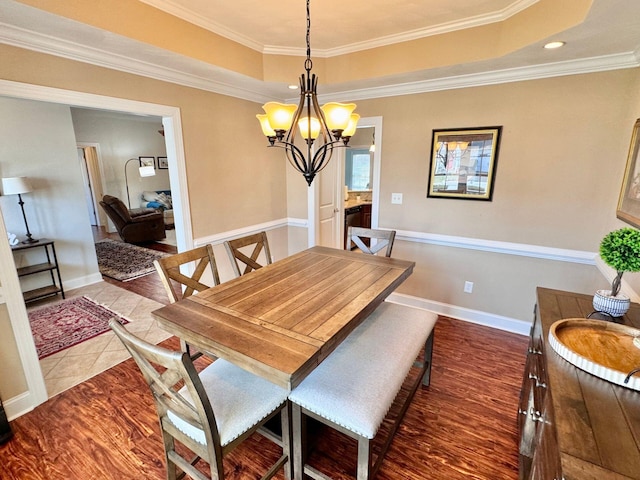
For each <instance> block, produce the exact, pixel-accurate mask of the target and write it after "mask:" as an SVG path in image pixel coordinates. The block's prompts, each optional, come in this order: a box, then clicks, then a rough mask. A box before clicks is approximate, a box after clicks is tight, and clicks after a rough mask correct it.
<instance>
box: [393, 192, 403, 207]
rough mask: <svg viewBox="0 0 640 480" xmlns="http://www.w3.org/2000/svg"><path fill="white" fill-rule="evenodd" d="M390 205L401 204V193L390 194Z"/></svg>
mask: <svg viewBox="0 0 640 480" xmlns="http://www.w3.org/2000/svg"><path fill="white" fill-rule="evenodd" d="M391 203H396V204H398V205H401V204H402V194H401V193H392V194H391Z"/></svg>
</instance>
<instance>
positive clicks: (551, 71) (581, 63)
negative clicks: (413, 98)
mask: <svg viewBox="0 0 640 480" xmlns="http://www.w3.org/2000/svg"><path fill="white" fill-rule="evenodd" d="M639 66H640V54H639V52H637V51H636V52H626V53H619V54H614V55H604V56H600V57H591V58H585V59H579V60H570V61H566V62H558V63H548V64H543V65H534V66H526V67H515V68H507V69H503V70H494V71H491V72H481V73H471V74H466V75H456V76H454V77H444V78H434V79H429V80H420V81H416V82H405V83H398V84H395V85H389V86H382V87H371V88H360V89H354V90H344V91H341V92H333V93H327V94H320V95H318V100H319V101H320V102H326V101H334V102H339V101H347V100H348V101H357V100H367V99H372V98H382V97H394V96H398V95H413V94H418V93H427V92H436V91H440V90H455V89H458V88H470V87H480V86H485V85H497V84H500V83H510V82H521V81H526V80H537V79H542V78H551V77H560V76H565V75H579V74H585V73H595V72H604V71H608V70H619V69H625V68H636V67H639Z"/></svg>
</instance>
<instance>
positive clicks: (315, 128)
mask: <svg viewBox="0 0 640 480" xmlns="http://www.w3.org/2000/svg"><path fill="white" fill-rule="evenodd" d="M309 121H311V129H309ZM298 128H299V129H300V135H302V138H304V139H305V140H306V139H308V138H311V139H313V140H315V139H316V138H318V135H320V120H318V119H317V118H316V117H311V118H309V117H302V118H301V119H300V120H298Z"/></svg>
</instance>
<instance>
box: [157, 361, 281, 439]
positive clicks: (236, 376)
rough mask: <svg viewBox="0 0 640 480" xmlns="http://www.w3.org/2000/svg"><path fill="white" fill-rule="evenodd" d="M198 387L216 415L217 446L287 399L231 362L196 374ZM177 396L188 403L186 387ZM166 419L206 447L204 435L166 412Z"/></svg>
mask: <svg viewBox="0 0 640 480" xmlns="http://www.w3.org/2000/svg"><path fill="white" fill-rule="evenodd" d="M199 377H200V380H201V381H202V385H203V387H204V389H205V390H206V392H207V395H208V396H209V401H210V402H211V407H212V408H213V411H214V412H216V425H217V427H218V433H219V434H220V444H221V445H222V446H225V445H227V444H229V443H231V442H232V441H233V440H235V439H236V438H238V437H239V436H240V435H242V434H243V433H244V432H246V431H247V430H249V429H250V428H251V427H253V426H254V425H255V424H256V423H258V422H260V420H262V419H263V418H266V417H267V416H268V415H269V414H270V413H272V412H273V411H274V410H276V409H277V408H278V407H279V406H280V405H282V403H283V402H285V401H286V400H287V391H286V390H285V389H283V388H281V387H278V386H277V385H274V384H273V383H271V382H268V381H267V380H264V379H263V378H261V377H258V376H257V375H253V374H252V373H249V372H247V371H246V370H243V369H241V368H239V367H236V366H235V365H233V364H232V363H229V362H227V361H226V360H223V359H218V360H216V361H215V362H213V363H212V364H211V365H209V366H208V367H207V368H205V369H204V370H203V371H202V372H200V373H199ZM179 392H180V394H181V395H182V396H183V397H184V398H185V399H186V400H188V401H189V402H190V403H191V402H192V400H191V395H190V394H189V392H188V390H187V389H186V387H182V388H181V389H180V391H179ZM167 417H168V418H169V420H170V421H171V423H173V424H174V425H175V426H176V428H178V430H180V431H181V432H182V433H184V434H185V435H188V436H189V437H190V438H192V439H193V440H195V441H197V442H198V443H201V444H202V445H205V444H206V438H205V435H204V432H203V431H202V430H200V429H199V428H196V427H194V426H192V425H190V424H189V423H187V422H185V421H184V420H182V419H181V418H180V417H178V416H177V415H175V414H174V413H173V412H172V411H171V410H169V411H167Z"/></svg>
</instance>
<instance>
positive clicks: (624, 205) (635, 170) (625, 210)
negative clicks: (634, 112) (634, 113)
mask: <svg viewBox="0 0 640 480" xmlns="http://www.w3.org/2000/svg"><path fill="white" fill-rule="evenodd" d="M638 131H640V118H639V119H638V120H636V123H635V124H634V125H633V131H632V134H631V144H630V145H629V155H628V157H627V166H626V168H625V171H624V179H623V180H622V187H621V188H620V197H619V198H618V208H617V209H616V217H618V218H619V219H620V220H622V221H624V222H627V223H628V224H630V225H633V226H634V227H636V228H640V135H639V134H638Z"/></svg>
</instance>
